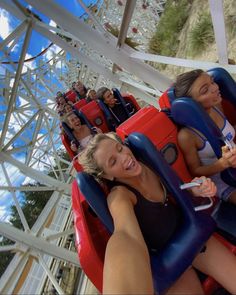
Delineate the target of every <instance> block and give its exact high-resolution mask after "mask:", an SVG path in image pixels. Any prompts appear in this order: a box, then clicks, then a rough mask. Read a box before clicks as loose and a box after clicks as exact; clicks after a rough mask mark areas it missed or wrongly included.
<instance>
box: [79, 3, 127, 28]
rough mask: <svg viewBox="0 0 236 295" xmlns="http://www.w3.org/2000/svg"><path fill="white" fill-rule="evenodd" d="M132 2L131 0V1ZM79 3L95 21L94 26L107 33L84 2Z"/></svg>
mask: <svg viewBox="0 0 236 295" xmlns="http://www.w3.org/2000/svg"><path fill="white" fill-rule="evenodd" d="M129 1H130V0H129ZM77 2H79V4H80V5H81V7H82V8H83V9H84V11H85V12H86V13H87V14H88V16H89V18H90V19H91V20H92V21H93V23H94V25H96V28H97V29H98V30H99V31H101V32H103V33H104V34H105V33H106V30H105V29H104V28H103V26H102V25H101V24H100V22H99V21H98V20H97V19H96V17H95V16H94V15H93V14H92V13H90V10H89V9H88V7H87V6H86V5H85V4H84V2H83V0H77Z"/></svg>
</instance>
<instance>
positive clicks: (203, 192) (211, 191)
mask: <svg viewBox="0 0 236 295" xmlns="http://www.w3.org/2000/svg"><path fill="white" fill-rule="evenodd" d="M192 181H194V182H199V183H200V185H199V186H195V187H192V188H191V192H192V194H193V195H194V196H195V197H208V198H211V197H214V196H215V195H216V192H217V188H216V185H215V183H214V182H213V181H212V180H211V179H210V178H206V177H205V176H201V177H195V178H194V179H193V180H192Z"/></svg>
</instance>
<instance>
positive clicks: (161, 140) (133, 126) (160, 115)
mask: <svg viewBox="0 0 236 295" xmlns="http://www.w3.org/2000/svg"><path fill="white" fill-rule="evenodd" d="M135 131H137V132H140V133H142V134H145V135H146V136H147V137H148V138H149V139H150V140H151V141H152V142H153V143H154V145H155V146H156V148H157V149H158V150H160V152H161V153H162V154H163V156H164V158H165V159H166V161H167V162H168V163H169V164H170V165H171V166H172V168H173V169H174V170H175V171H176V173H177V174H178V175H179V177H180V178H181V179H182V180H183V181H186V182H188V181H190V180H191V179H192V177H191V176H190V173H189V171H188V169H187V168H186V165H185V162H184V158H183V155H182V152H181V151H180V149H179V146H178V144H177V134H178V130H177V128H176V126H175V125H174V124H173V122H172V121H171V120H170V119H169V118H168V116H167V115H166V114H165V113H164V112H160V111H159V110H158V109H156V108H155V107H154V106H148V107H144V108H142V109H140V110H139V111H138V112H137V113H135V114H134V115H133V116H132V117H131V118H129V119H128V120H126V121H125V122H123V123H122V124H121V125H120V126H118V127H117V129H116V132H117V134H118V135H119V136H120V137H121V138H122V139H123V140H124V139H125V138H126V137H127V136H128V135H129V134H130V133H132V132H135Z"/></svg>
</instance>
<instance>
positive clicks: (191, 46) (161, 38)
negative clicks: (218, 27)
mask: <svg viewBox="0 0 236 295" xmlns="http://www.w3.org/2000/svg"><path fill="white" fill-rule="evenodd" d="M224 16H225V26H226V34H227V39H228V57H229V58H230V59H232V60H234V61H236V1H235V0H224ZM149 52H150V53H154V54H158V55H164V56H171V57H180V58H187V59H195V60H201V61H210V62H217V60H218V57H217V52H216V45H215V38H214V32H213V26H212V22H211V16H210V11H209V3H208V1H206V0H178V1H174V0H167V2H166V6H165V11H164V13H163V14H162V16H161V19H160V21H159V24H158V26H157V28H156V32H155V34H154V35H153V37H152V38H151V40H150V42H149ZM152 65H153V66H154V67H156V68H157V69H159V70H161V71H162V72H163V73H164V74H167V75H168V76H170V77H172V78H174V77H175V76H176V75H177V74H179V73H182V72H184V71H186V70H190V69H189V68H184V67H177V66H171V65H164V64H158V63H152Z"/></svg>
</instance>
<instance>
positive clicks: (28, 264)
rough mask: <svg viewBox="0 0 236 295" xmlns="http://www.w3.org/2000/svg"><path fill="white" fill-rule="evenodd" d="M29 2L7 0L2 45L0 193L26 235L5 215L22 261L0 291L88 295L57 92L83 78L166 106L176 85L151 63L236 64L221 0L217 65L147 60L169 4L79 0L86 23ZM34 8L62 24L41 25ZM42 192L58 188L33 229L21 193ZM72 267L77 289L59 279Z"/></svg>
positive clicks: (215, 8)
mask: <svg viewBox="0 0 236 295" xmlns="http://www.w3.org/2000/svg"><path fill="white" fill-rule="evenodd" d="M26 2H27V7H28V6H29V7H30V9H26V8H27V7H26V6H25V5H22V3H21V1H18V0H0V8H1V9H4V10H5V11H7V13H9V14H10V15H12V16H14V17H15V18H17V19H18V21H19V25H18V26H17V27H16V28H15V29H14V30H13V31H12V32H11V33H10V34H9V35H8V36H7V37H6V38H5V39H4V40H3V41H2V42H1V43H0V51H1V68H2V69H4V70H1V74H0V95H1V100H0V105H1V109H0V112H1V120H0V126H1V127H0V171H1V182H0V194H1V198H6V196H7V197H8V198H9V200H10V202H12V203H13V204H14V205H15V206H16V208H17V212H18V214H19V216H20V220H21V223H22V226H23V230H20V229H18V228H16V227H14V226H12V225H11V224H10V223H9V222H8V219H7V217H6V216H3V217H2V218H1V221H0V234H1V236H3V237H5V238H7V239H9V240H11V241H13V242H14V243H13V244H9V245H5V246H1V247H0V251H1V252H7V251H11V252H13V253H15V255H14V257H13V259H12V260H11V262H10V264H9V266H8V267H7V269H6V271H5V272H4V274H3V275H2V277H1V278H0V293H1V294H13V293H14V294H32V293H35V294H36V293H37V294H42V293H43V294H44V293H45V294H46V293H50V292H54V291H55V292H57V293H58V294H65V292H67V293H72V292H73V291H74V290H75V289H73V288H76V292H78V293H79V294H83V293H85V284H84V274H83V272H82V271H81V269H80V262H79V260H78V256H77V253H76V251H75V249H74V247H73V243H72V242H73V241H72V240H73V233H74V230H73V216H72V211H71V182H72V180H73V178H74V176H75V171H74V169H73V165H72V163H71V162H70V161H69V160H68V159H65V158H64V157H62V155H61V154H59V153H58V150H59V149H60V148H61V147H62V143H61V138H60V128H59V118H58V114H57V112H56V109H55V95H56V92H57V91H58V90H60V91H66V90H68V89H69V88H70V86H71V83H72V82H73V81H75V80H76V79H80V80H81V81H83V83H84V84H85V85H88V86H89V87H91V88H94V89H98V88H99V87H101V86H104V85H106V86H108V87H113V86H115V87H117V88H119V89H121V90H124V91H129V92H131V93H133V95H134V96H135V97H139V98H142V100H143V101H145V102H146V103H148V104H150V105H154V106H156V107H158V102H157V98H158V97H159V96H160V95H161V93H163V92H164V91H165V90H166V89H167V88H168V86H169V85H170V84H171V82H172V81H171V79H170V78H169V77H167V76H165V75H163V74H162V73H161V72H159V71H158V70H156V69H154V68H153V67H152V66H150V65H149V64H148V63H146V62H145V61H152V62H156V63H163V64H169V65H177V66H184V67H189V68H203V69H209V68H211V67H214V66H222V67H224V68H226V69H227V70H228V71H229V72H230V73H236V66H234V65H228V51H227V41H226V34H225V24H224V11H223V0H209V1H208V2H209V8H210V12H211V17H212V23H213V27H214V34H215V41H216V48H217V53H218V61H219V62H218V63H212V62H208V61H205V62H203V61H196V60H187V59H181V58H174V57H167V56H158V55H153V54H148V53H145V52H146V44H147V42H148V38H149V37H150V34H151V33H152V32H154V31H155V28H156V27H155V26H156V24H157V22H158V20H159V17H160V15H161V14H162V12H163V11H164V6H165V2H166V1H164V0H159V1H158V0H156V1H154V0H153V1H139V0H137V1H136V0H129V1H124V0H123V1H113V0H110V1H109V0H107V1H97V3H96V5H92V6H91V7H86V6H85V4H84V3H83V1H82V0H77V3H78V4H79V5H80V6H81V7H82V8H83V9H84V11H85V15H86V18H79V17H77V16H75V15H74V14H72V13H71V12H69V11H68V10H67V9H66V8H64V7H62V6H61V5H59V4H58V3H57V2H58V1H54V0H44V1H37V0H26ZM33 9H34V10H35V11H38V12H40V13H41V14H43V15H45V16H46V17H48V18H49V19H50V20H52V21H54V22H55V23H56V24H57V26H51V25H49V24H48V23H46V22H44V21H42V20H41V19H39V18H38V17H37V14H35V13H32V10H33ZM111 20H112V21H111ZM109 25H110V26H111V25H112V26H115V27H118V28H119V33H118V37H115V36H113V35H112V34H111V33H110V32H109V30H107V28H108V27H109ZM34 32H37V34H39V35H42V36H43V37H44V38H46V39H48V40H49V46H48V48H46V49H45V51H44V52H42V54H40V55H38V56H37V57H35V59H38V60H39V61H38V64H37V66H36V67H35V68H32V67H31V68H30V67H27V62H29V61H27V50H28V47H29V44H30V42H31V38H32V34H33V33H34ZM127 35H129V36H132V38H133V39H134V40H135V41H136V42H137V43H138V44H140V45H139V46H137V48H136V49H133V48H131V47H129V46H128V45H127V44H126V43H125V39H126V37H127ZM22 38H23V44H22V46H21V48H20V55H19V60H17V61H15V60H13V59H12V58H11V50H13V48H14V46H15V45H17V44H18V42H19V40H20V39H22ZM66 39H69V40H70V41H68V40H66ZM46 51H50V52H51V57H50V59H48V60H46V59H43V55H44V53H45V52H46ZM32 60H34V58H32V59H31V60H30V61H32ZM55 167H56V168H55ZM49 171H50V172H52V174H53V177H52V176H49V173H48V172H49ZM50 175H51V174H50ZM25 183H26V185H25ZM29 183H34V185H33V186H31V185H29ZM34 190H35V191H42V192H43V191H51V192H52V195H51V197H50V199H49V201H48V203H47V205H46V206H45V207H44V209H43V211H42V212H41V214H40V215H39V217H38V218H37V220H36V222H35V223H34V225H33V226H32V227H31V228H30V226H29V224H28V221H27V219H26V217H25V215H24V212H23V211H22V208H21V201H20V198H19V195H20V192H30V191H34ZM65 269H69V270H70V271H68V272H71V273H72V274H70V275H71V276H74V277H75V278H76V279H74V281H76V286H75V282H74V283H70V284H71V287H70V286H69V285H70V284H69V283H68V281H67V284H66V283H65V282H64V283H63V280H62V279H61V277H60V278H59V279H58V278H57V276H58V272H60V271H61V272H62V271H63V270H65ZM64 273H65V272H64ZM62 278H63V276H62ZM63 284H64V285H63ZM72 286H73V287H72ZM66 288H68V289H66ZM53 290H54V291H53ZM65 290H67V291H65Z"/></svg>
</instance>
